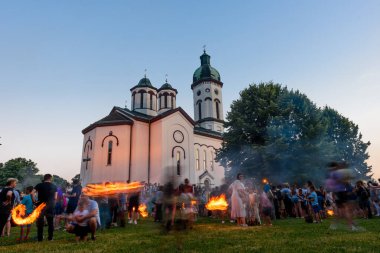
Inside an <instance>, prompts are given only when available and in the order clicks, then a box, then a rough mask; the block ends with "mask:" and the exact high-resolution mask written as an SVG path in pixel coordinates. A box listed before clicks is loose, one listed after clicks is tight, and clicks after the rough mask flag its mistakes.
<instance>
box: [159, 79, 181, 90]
mask: <svg viewBox="0 0 380 253" xmlns="http://www.w3.org/2000/svg"><path fill="white" fill-rule="evenodd" d="M161 90H172V91H175V93H177V90H176V89H174V88H173V87H172V86H171V85H170V84H169V83H168V81H166V82H165V83H164V84H163V85H162V86H161V87H160V88H159V89H158V91H161Z"/></svg>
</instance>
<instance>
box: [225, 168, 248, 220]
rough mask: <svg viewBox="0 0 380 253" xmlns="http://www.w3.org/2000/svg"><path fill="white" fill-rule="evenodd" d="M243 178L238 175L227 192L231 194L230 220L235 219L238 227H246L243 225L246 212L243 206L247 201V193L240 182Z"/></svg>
mask: <svg viewBox="0 0 380 253" xmlns="http://www.w3.org/2000/svg"><path fill="white" fill-rule="evenodd" d="M243 178H244V176H243V175H242V174H241V173H239V174H238V175H237V179H236V180H235V181H234V182H233V183H232V184H231V185H230V187H229V188H228V190H229V192H232V196H231V219H236V221H237V224H238V225H241V226H247V224H246V223H245V217H246V211H245V206H244V202H245V200H246V199H247V192H246V191H245V187H244V184H243V182H242V180H243Z"/></svg>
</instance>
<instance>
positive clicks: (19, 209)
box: [12, 203, 46, 225]
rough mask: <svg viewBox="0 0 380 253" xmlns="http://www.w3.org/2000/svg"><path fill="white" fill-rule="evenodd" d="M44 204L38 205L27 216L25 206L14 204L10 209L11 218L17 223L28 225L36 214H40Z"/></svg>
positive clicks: (34, 218) (36, 216) (35, 217)
mask: <svg viewBox="0 0 380 253" xmlns="http://www.w3.org/2000/svg"><path fill="white" fill-rule="evenodd" d="M45 206H46V204H45V203H42V204H41V205H39V206H38V207H37V208H36V209H34V211H33V212H32V213H31V214H30V215H29V216H27V217H25V218H24V216H25V211H26V207H25V206H24V205H22V204H20V205H18V206H16V207H15V208H13V210H12V219H13V221H14V222H15V223H16V224H17V225H28V224H32V223H33V222H34V221H35V220H36V219H37V218H38V216H40V214H41V211H42V209H44V207H45Z"/></svg>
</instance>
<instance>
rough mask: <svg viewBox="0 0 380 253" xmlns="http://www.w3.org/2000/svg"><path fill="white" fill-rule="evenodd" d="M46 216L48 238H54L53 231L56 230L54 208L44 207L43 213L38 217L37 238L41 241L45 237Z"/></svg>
mask: <svg viewBox="0 0 380 253" xmlns="http://www.w3.org/2000/svg"><path fill="white" fill-rule="evenodd" d="M44 217H46V221H47V224H48V240H49V241H51V240H53V232H54V209H51V208H48V209H46V208H45V209H44V210H43V211H42V212H41V215H40V216H39V217H38V219H37V222H36V225H37V239H38V241H39V242H41V241H42V239H43V237H44V223H45V222H44Z"/></svg>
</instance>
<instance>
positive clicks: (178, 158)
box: [177, 151, 181, 176]
mask: <svg viewBox="0 0 380 253" xmlns="http://www.w3.org/2000/svg"><path fill="white" fill-rule="evenodd" d="M180 175H181V152H179V151H177V176H180Z"/></svg>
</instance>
